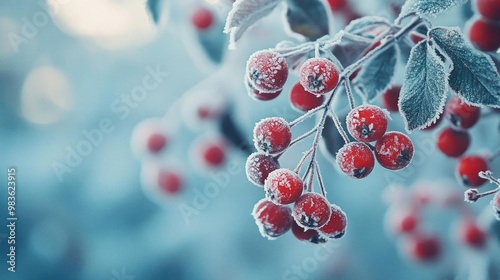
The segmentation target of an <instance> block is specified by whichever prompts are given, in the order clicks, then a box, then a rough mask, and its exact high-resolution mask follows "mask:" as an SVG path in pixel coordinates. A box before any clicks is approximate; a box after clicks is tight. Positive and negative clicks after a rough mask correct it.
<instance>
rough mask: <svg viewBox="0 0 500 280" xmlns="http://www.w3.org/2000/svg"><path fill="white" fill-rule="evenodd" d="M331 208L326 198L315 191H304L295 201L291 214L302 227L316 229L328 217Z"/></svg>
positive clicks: (326, 220) (323, 223) (325, 221)
mask: <svg viewBox="0 0 500 280" xmlns="http://www.w3.org/2000/svg"><path fill="white" fill-rule="evenodd" d="M331 214H332V210H331V208H330V203H328V200H326V198H325V197H324V196H322V195H320V194H317V193H311V192H308V193H305V194H303V195H302V196H300V198H299V199H298V200H297V202H295V205H294V206H293V211H292V216H293V218H294V219H295V221H296V222H297V224H299V225H300V226H302V227H303V228H306V229H309V228H313V229H317V228H319V227H321V226H323V225H325V224H326V223H327V222H328V220H329V219H330V215H331Z"/></svg>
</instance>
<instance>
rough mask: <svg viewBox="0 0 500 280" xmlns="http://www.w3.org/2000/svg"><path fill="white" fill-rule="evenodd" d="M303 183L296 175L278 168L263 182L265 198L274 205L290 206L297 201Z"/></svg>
mask: <svg viewBox="0 0 500 280" xmlns="http://www.w3.org/2000/svg"><path fill="white" fill-rule="evenodd" d="M303 189H304V183H303V182H302V179H301V178H300V177H299V175H297V173H295V172H293V171H291V170H289V169H285V168H280V169H276V170H274V171H273V172H271V173H269V175H268V176H267V179H266V181H265V182H264V190H265V192H266V197H267V198H268V199H269V200H271V201H272V202H274V203H276V204H290V203H293V202H295V201H297V199H299V197H300V195H301V194H302V191H303Z"/></svg>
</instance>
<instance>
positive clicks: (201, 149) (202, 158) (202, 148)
mask: <svg viewBox="0 0 500 280" xmlns="http://www.w3.org/2000/svg"><path fill="white" fill-rule="evenodd" d="M226 150H227V146H226V142H225V141H224V139H223V138H219V137H203V138H199V139H198V140H197V141H195V142H193V145H192V149H191V151H190V152H191V153H190V155H191V158H192V159H193V160H194V162H195V163H197V164H199V165H200V166H201V167H208V168H218V167H220V166H222V165H223V164H224V162H225V159H226Z"/></svg>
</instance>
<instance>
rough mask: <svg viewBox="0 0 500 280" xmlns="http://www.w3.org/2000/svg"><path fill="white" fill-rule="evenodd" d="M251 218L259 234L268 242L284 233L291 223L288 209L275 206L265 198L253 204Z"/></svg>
mask: <svg viewBox="0 0 500 280" xmlns="http://www.w3.org/2000/svg"><path fill="white" fill-rule="evenodd" d="M252 216H253V217H254V219H255V223H256V224H257V227H259V231H260V234H262V236H263V237H266V238H267V239H270V240H272V239H276V238H277V237H278V236H280V235H283V234H284V233H286V232H287V231H288V230H290V228H291V227H292V223H293V219H292V215H291V211H290V208H288V207H286V206H280V205H276V204H274V203H272V202H271V201H269V200H267V199H265V198H264V199H261V200H260V201H259V202H257V203H256V204H255V206H254V208H253V211H252Z"/></svg>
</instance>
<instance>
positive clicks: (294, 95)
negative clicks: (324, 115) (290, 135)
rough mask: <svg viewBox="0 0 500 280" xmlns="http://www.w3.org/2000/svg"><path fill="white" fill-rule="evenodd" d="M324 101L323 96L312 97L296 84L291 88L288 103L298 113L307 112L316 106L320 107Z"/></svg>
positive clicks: (312, 95)
mask: <svg viewBox="0 0 500 280" xmlns="http://www.w3.org/2000/svg"><path fill="white" fill-rule="evenodd" d="M323 101H325V96H324V95H320V96H317V95H314V94H312V93H310V92H308V91H306V90H305V89H304V87H303V86H302V85H301V84H300V83H296V84H295V85H294V86H293V87H292V91H291V93H290V103H292V106H293V107H294V108H296V109H298V110H300V111H309V110H311V109H314V108H316V107H318V106H321V104H323Z"/></svg>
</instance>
